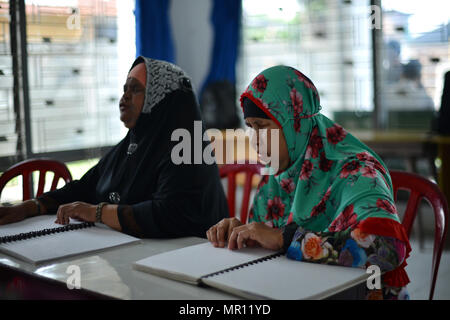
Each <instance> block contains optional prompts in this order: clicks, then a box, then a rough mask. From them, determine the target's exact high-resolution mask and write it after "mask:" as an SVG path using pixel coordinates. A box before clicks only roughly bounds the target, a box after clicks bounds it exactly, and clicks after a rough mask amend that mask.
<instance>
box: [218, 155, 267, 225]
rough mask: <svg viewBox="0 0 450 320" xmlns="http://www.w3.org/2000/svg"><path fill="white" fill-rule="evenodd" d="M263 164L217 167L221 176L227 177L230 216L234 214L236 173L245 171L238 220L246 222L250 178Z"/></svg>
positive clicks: (250, 189)
mask: <svg viewBox="0 0 450 320" xmlns="http://www.w3.org/2000/svg"><path fill="white" fill-rule="evenodd" d="M262 167H263V166H262V165H260V164H249V163H244V164H224V165H222V166H221V167H220V168H219V173H220V177H221V178H225V177H227V178H228V190H227V199H228V209H229V210H230V217H234V216H235V211H236V210H235V204H236V175H237V174H239V173H245V181H244V194H243V198H242V204H241V215H240V220H241V222H242V223H247V214H248V209H249V208H248V207H249V201H250V193H251V191H252V180H253V176H254V175H255V174H257V175H259V174H260V170H261V168H262Z"/></svg>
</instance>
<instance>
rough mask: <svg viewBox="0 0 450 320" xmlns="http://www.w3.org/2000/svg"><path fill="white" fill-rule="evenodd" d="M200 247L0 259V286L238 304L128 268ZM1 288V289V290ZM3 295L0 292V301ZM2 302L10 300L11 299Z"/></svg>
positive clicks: (145, 246)
mask: <svg viewBox="0 0 450 320" xmlns="http://www.w3.org/2000/svg"><path fill="white" fill-rule="evenodd" d="M205 241H206V240H205V239H201V238H195V237H189V238H178V239H143V240H142V242H141V243H135V244H128V245H124V246H121V247H117V248H111V249H108V250H103V251H101V252H97V253H87V254H81V255H77V256H74V257H71V258H66V259H62V260H54V261H52V262H50V263H46V264H42V265H33V264H30V263H27V262H24V261H21V260H19V259H16V258H13V257H10V256H7V255H4V254H1V253H0V269H1V271H0V275H2V276H3V277H0V283H1V282H2V281H3V282H5V277H6V278H7V279H6V280H7V281H8V283H9V284H8V285H9V286H11V285H12V286H13V287H14V286H16V287H18V288H19V289H20V288H21V287H27V288H28V287H33V289H32V290H31V292H30V290H29V292H27V293H26V294H25V295H23V296H21V295H18V296H17V298H44V299H45V298H50V299H52V298H61V297H65V298H68V299H73V298H96V295H99V296H98V297H100V298H112V299H132V300H141V299H151V300H154V299H155V300H156V299H157V300H229V299H239V298H238V297H236V296H233V295H230V294H227V293H224V292H222V291H219V290H216V289H213V288H207V287H199V286H195V285H191V284H185V283H182V282H178V281H174V280H170V279H166V278H161V277H158V276H154V275H151V274H148V273H144V272H141V271H137V270H134V269H133V268H132V263H133V262H134V261H137V260H140V259H143V258H146V257H149V256H151V255H155V254H158V253H161V252H165V251H169V250H175V249H179V248H182V247H186V246H190V245H194V244H199V243H202V242H205ZM72 265H75V266H78V267H79V268H80V275H81V290H77V289H72V290H69V289H68V288H67V281H68V279H69V277H70V276H71V274H70V273H67V270H68V268H69V266H72ZM331 268H332V267H331ZM5 270H6V271H5ZM8 277H9V278H8ZM17 279H19V280H17ZM20 281H25V282H26V283H27V284H26V285H22V284H20ZM30 284H31V285H30ZM6 285H7V284H3V287H4V288H3V290H5V286H6ZM359 287H361V286H359ZM352 290H353V291H351V290H350V295H349V293H348V291H347V292H346V293H338V295H335V297H337V298H354V297H361V296H360V294H361V288H359V289H356V287H355V288H354V289H352ZM49 291H53V293H49ZM3 294H4V293H2V290H1V287H0V295H3ZM355 295H356V296H355ZM8 297H9V298H11V296H7V298H8ZM12 298H15V297H14V296H13V297H12Z"/></svg>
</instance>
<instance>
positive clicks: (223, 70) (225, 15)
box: [201, 0, 242, 92]
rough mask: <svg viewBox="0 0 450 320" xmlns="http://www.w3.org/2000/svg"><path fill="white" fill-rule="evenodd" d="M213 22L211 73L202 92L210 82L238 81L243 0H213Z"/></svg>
mask: <svg viewBox="0 0 450 320" xmlns="http://www.w3.org/2000/svg"><path fill="white" fill-rule="evenodd" d="M212 1H214V4H213V11H212V14H211V23H212V25H213V29H214V45H213V52H212V56H211V65H210V67H209V74H208V76H207V78H206V80H205V82H204V84H203V86H202V89H201V92H203V90H204V89H205V88H206V86H207V85H208V84H209V83H212V82H215V81H223V80H228V81H230V82H231V83H233V84H234V83H236V60H237V56H238V44H239V37H240V29H241V12H242V3H241V2H242V0H226V1H225V0H212Z"/></svg>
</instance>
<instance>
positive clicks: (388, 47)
mask: <svg viewBox="0 0 450 320" xmlns="http://www.w3.org/2000/svg"><path fill="white" fill-rule="evenodd" d="M382 8H383V28H382V31H383V64H382V93H383V94H382V97H383V99H382V101H381V107H382V111H383V112H382V114H383V121H384V123H383V125H384V126H385V127H388V128H390V129H415V130H423V131H429V130H430V129H431V126H432V119H433V117H434V113H435V111H437V110H439V107H440V103H441V95H442V89H443V79H444V73H445V72H446V71H448V70H450V51H449V32H450V25H449V17H450V15H449V12H450V4H449V3H448V1H445V0H430V1H426V2H424V1H416V0H412V1H408V2H407V3H404V2H402V1H392V0H384V1H382Z"/></svg>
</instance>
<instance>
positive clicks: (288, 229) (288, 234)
mask: <svg viewBox="0 0 450 320" xmlns="http://www.w3.org/2000/svg"><path fill="white" fill-rule="evenodd" d="M297 228H298V225H297V224H296V223H295V222H292V223H290V224H288V225H286V226H284V227H283V249H282V252H283V253H285V252H286V251H287V249H288V248H289V246H290V245H291V242H292V238H293V237H294V234H295V231H296V230H297Z"/></svg>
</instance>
